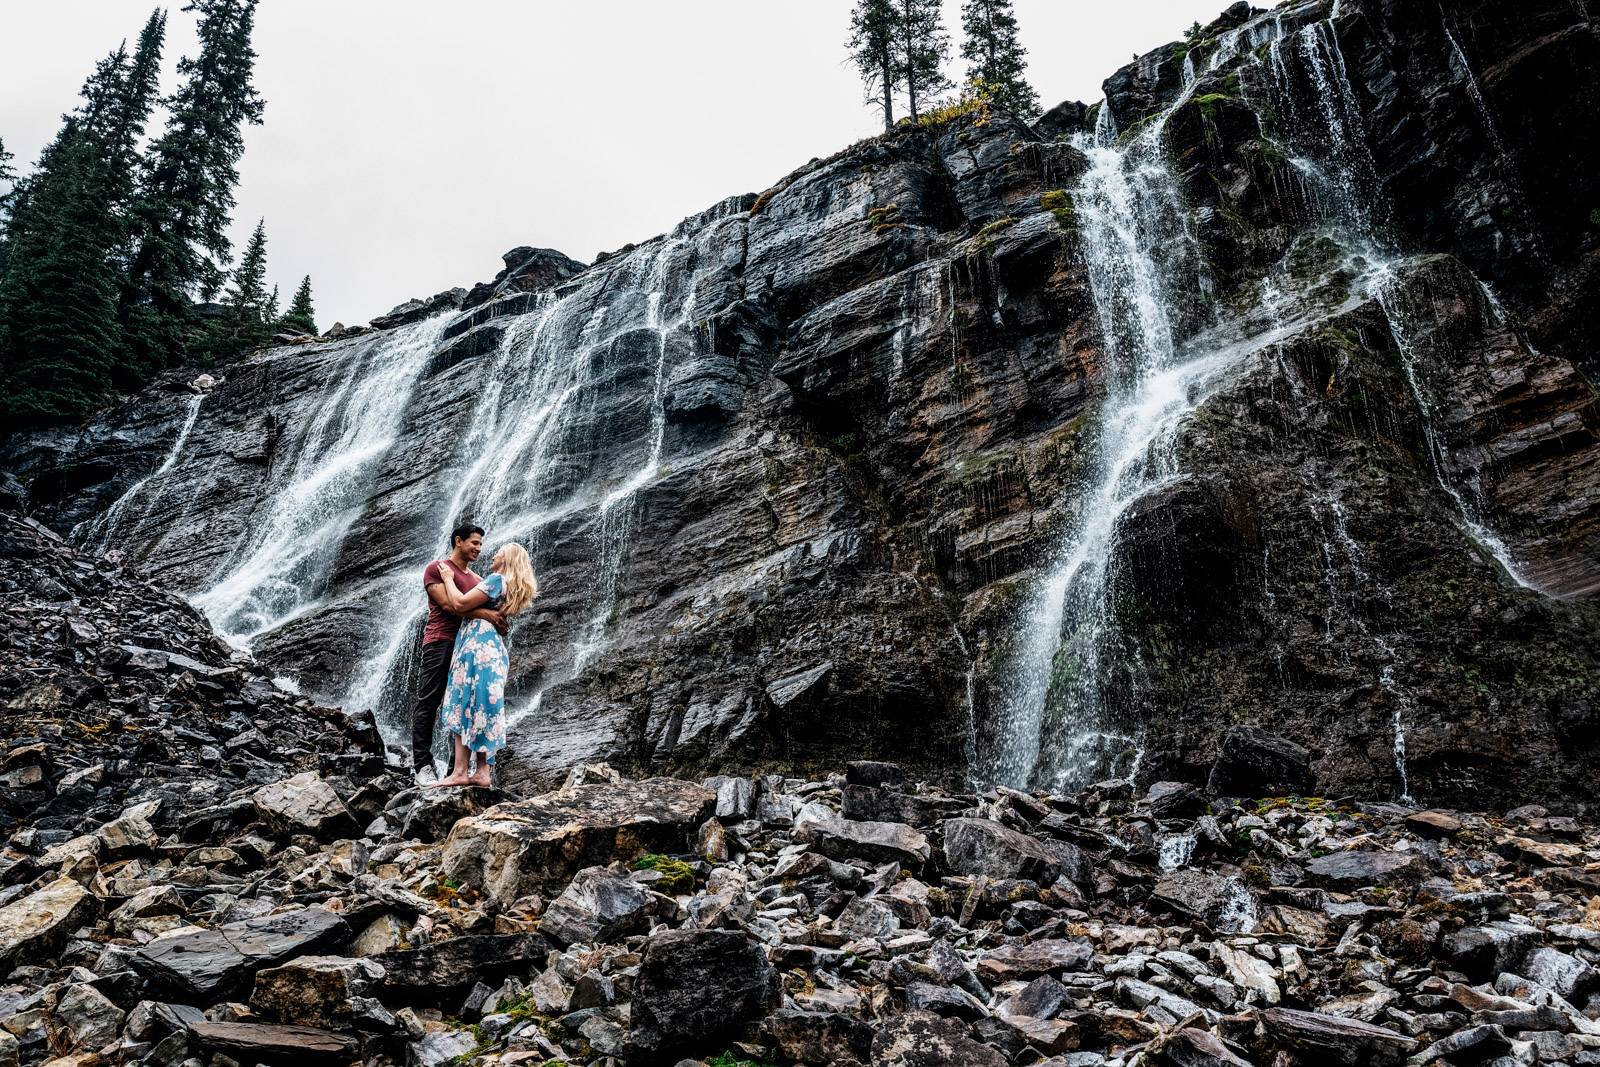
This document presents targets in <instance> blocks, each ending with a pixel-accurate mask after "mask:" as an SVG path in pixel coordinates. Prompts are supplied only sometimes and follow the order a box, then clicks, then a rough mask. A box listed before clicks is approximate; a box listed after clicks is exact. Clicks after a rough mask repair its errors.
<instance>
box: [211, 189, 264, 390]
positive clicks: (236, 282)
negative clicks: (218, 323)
mask: <svg viewBox="0 0 1600 1067" xmlns="http://www.w3.org/2000/svg"><path fill="white" fill-rule="evenodd" d="M266 281H267V223H266V220H265V219H262V220H261V221H259V222H257V223H256V228H255V231H254V232H253V233H251V234H250V240H249V242H248V243H247V244H246V245H245V246H244V254H243V255H241V256H240V257H239V266H238V267H237V268H235V269H234V272H233V279H232V284H230V285H229V286H228V292H227V297H226V301H225V303H226V304H227V309H228V310H227V315H226V317H225V318H224V319H223V320H222V327H221V333H220V336H219V337H218V338H217V343H216V344H215V346H214V353H215V355H216V356H218V357H220V358H223V359H232V358H235V357H237V356H241V355H243V354H244V353H246V352H248V351H250V350H251V349H253V348H259V347H261V346H262V345H263V344H265V343H266V341H267V338H268V337H269V336H270V335H271V328H272V319H271V318H269V317H268V315H267V285H266ZM274 299H276V298H274Z"/></svg>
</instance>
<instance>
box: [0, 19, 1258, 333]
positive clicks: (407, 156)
mask: <svg viewBox="0 0 1600 1067" xmlns="http://www.w3.org/2000/svg"><path fill="white" fill-rule="evenodd" d="M1226 5H1227V0H1111V2H1107V0H1017V2H1016V10H1017V17H1018V20H1019V22H1020V24H1021V27H1022V39H1023V43H1024V45H1025V46H1026V47H1027V48H1028V50H1029V60H1030V70H1029V76H1030V78H1031V80H1032V82H1033V84H1034V87H1035V88H1036V89H1038V91H1039V95H1040V98H1041V99H1042V100H1043V101H1044V103H1045V106H1046V107H1049V106H1052V105H1054V104H1056V103H1058V102H1060V101H1062V100H1066V99H1074V98H1075V99H1080V100H1084V101H1086V102H1092V101H1094V100H1097V99H1099V97H1100V88H1099V86H1100V83H1101V81H1102V80H1103V79H1104V78H1105V77H1106V76H1107V75H1109V74H1110V73H1111V72H1112V71H1114V70H1115V69H1116V68H1117V67H1119V66H1121V65H1122V64H1123V63H1125V62H1127V60H1128V59H1129V58H1130V57H1131V56H1132V55H1133V54H1135V53H1140V52H1144V51H1148V50H1149V49H1150V48H1153V47H1155V46H1156V45H1158V44H1161V43H1162V42H1164V41H1169V40H1173V39H1176V38H1177V37H1179V36H1181V34H1182V31H1183V29H1184V28H1185V27H1187V26H1188V25H1189V24H1190V23H1191V22H1193V21H1194V20H1196V19H1198V20H1200V21H1202V22H1207V21H1210V19H1212V18H1213V17H1215V16H1216V15H1217V13H1218V12H1220V11H1221V10H1222V9H1223V8H1224V7H1225V6H1226ZM7 6H8V8H10V7H14V9H13V10H8V11H7V13H6V14H7V20H6V33H5V34H4V35H0V139H3V140H4V141H5V144H6V147H7V148H8V149H9V150H10V151H11V152H13V153H15V155H16V156H17V162H18V164H20V166H21V169H24V170H25V169H26V168H27V167H28V166H31V164H32V162H33V159H34V158H35V157H36V155H37V154H38V151H39V149H40V148H41V147H43V145H44V144H45V142H47V141H48V140H49V139H50V137H52V136H53V135H54V133H55V131H56V129H57V127H58V125H59V123H60V116H61V113H62V112H64V111H67V110H69V109H70V108H72V107H73V106H75V104H76V97H77V91H78V88H79V86H80V85H81V84H82V82H83V80H84V78H85V76H86V75H87V74H88V73H89V71H90V70H91V69H92V67H93V64H94V62H95V61H96V60H97V59H99V58H100V57H101V56H103V55H104V54H105V53H106V52H108V51H110V50H111V49H113V48H114V47H116V44H117V42H118V41H119V40H121V39H122V38H124V37H126V38H128V39H129V41H130V45H131V43H132V41H133V40H134V39H135V38H136V37H137V36H138V32H139V29H140V28H141V27H142V25H143V24H144V20H145V19H146V17H147V16H148V15H149V13H150V11H151V10H152V9H153V8H154V7H155V6H156V4H155V2H154V0H48V2H46V3H27V4H22V3H17V4H15V5H7ZM165 6H167V7H168V8H169V10H170V12H171V17H170V19H169V21H168V32H167V47H166V50H165V55H164V59H165V63H166V68H167V77H166V81H165V85H164V89H165V90H167V91H170V90H171V88H172V87H173V81H174V78H175V75H174V74H173V66H174V64H175V63H176V62H177V58H178V56H179V54H183V53H191V52H192V51H193V48H194V41H195V37H194V17H195V16H194V15H193V14H192V13H188V14H186V13H183V12H181V11H180V10H179V8H181V7H182V0H166V5H165ZM851 6H852V4H851V0H789V2H787V3H777V2H773V0H677V2H673V3H664V2H661V0H454V2H452V3H448V4H446V3H440V2H439V0H262V3H261V6H260V7H259V9H258V12H257V26H256V39H255V43H256V51H257V52H258V53H259V54H260V58H259V60H258V62H257V70H256V85H257V87H258V89H259V91H260V92H261V95H262V96H264V97H265V98H266V100H267V109H266V123H265V125H263V126H259V127H254V128H252V129H251V130H250V131H249V132H248V133H247V134H246V144H247V148H246V152H245V157H244V160H243V162H242V164H241V167H240V170H241V175H242V177H241V182H240V186H239V189H238V200H239V205H238V208H237V209H236V212H235V215H234V220H235V221H234V228H233V235H234V240H235V243H236V247H237V245H239V244H242V243H243V241H244V239H245V238H246V237H247V236H248V235H249V231H250V229H251V228H252V227H253V226H254V225H255V221H256V219H257V218H258V217H262V216H264V217H265V218H266V222H267V239H268V266H269V275H270V281H272V282H275V283H277V284H278V285H279V286H281V287H282V290H283V294H284V299H285V301H287V298H288V296H289V295H290V294H291V293H292V292H293V290H294V287H295V285H296V284H297V283H298V281H299V279H300V276H301V275H302V274H306V273H310V274H311V275H312V284H313V287H314V289H315V291H316V304H317V321H318V324H319V325H321V326H322V327H324V328H326V327H327V326H329V325H331V324H332V323H333V322H334V321H335V320H336V319H337V320H341V321H343V322H345V323H347V324H348V323H356V322H365V321H366V320H367V319H369V318H371V317H372V316H374V315H378V314H382V313H383V312H384V311H387V310H388V309H389V308H390V307H392V306H393V305H395V304H398V303H400V302H401V301H402V300H404V299H406V298H408V297H411V296H428V295H431V294H433V293H435V292H438V291H440V290H443V289H448V288H450V287H452V286H456V285H470V284H472V283H473V282H476V281H483V280H486V279H488V278H490V277H492V276H493V275H494V273H495V271H497V270H498V269H499V268H500V254H501V253H502V252H504V251H506V250H507V249H509V248H512V247H514V246H516V245H525V244H526V245H542V246H547V247H551V248H558V249H560V250H562V251H563V252H566V253H567V254H568V255H570V256H573V257H575V258H577V259H580V260H583V261H585V262H587V261H589V260H590V259H592V258H593V257H594V255H595V253H596V252H599V251H602V250H607V249H613V248H616V247H618V246H620V245H622V244H625V243H627V242H629V241H640V240H644V239H646V238H649V237H652V236H654V235H655V234H658V233H660V232H662V231H664V230H666V229H669V228H670V227H671V226H672V225H673V224H675V223H676V222H677V221H678V220H679V219H681V218H683V217H684V216H686V215H689V214H692V213H694V212H696V211H699V210H700V209H702V208H704V207H707V206H709V205H711V204H713V203H715V202H716V201H718V200H720V199H722V198H723V197H725V196H728V195H731V194H734V193H743V192H757V191H760V190H761V189H764V188H766V187H767V186H769V185H771V184H772V183H773V182H775V181H776V180H777V179H778V178H780V177H782V176H783V175H784V174H786V173H788V172H789V171H791V170H793V169H794V168H795V167H797V166H799V165H801V164H802V163H804V162H805V161H806V160H808V159H810V158H812V157H814V156H823V155H829V154H831V153H833V152H834V151H837V150H838V149H840V148H842V147H844V146H845V145H847V144H850V143H851V142H853V141H856V140H859V139H860V138H862V137H865V136H867V135H869V134H872V133H874V132H875V131H876V130H877V129H880V128H881V120H880V119H879V118H878V117H877V115H876V113H875V112H874V110H872V109H871V108H868V107H865V106H863V104H862V93H861V87H860V83H859V81H858V80H857V78H856V75H855V72H854V70H853V69H852V68H851V67H850V66H849V65H848V63H847V62H846V60H845V55H844V47H843V42H844V39H845V37H846V35H847V33H848V21H849V12H850V8H851ZM945 9H946V11H945V16H946V25H947V27H948V28H949V29H950V30H951V31H952V35H953V36H955V35H956V28H957V27H958V26H959V21H960V0H945ZM956 44H957V46H958V47H959V40H958V39H957V42H956ZM954 57H955V58H954V61H953V63H952V66H951V70H950V73H951V75H952V77H953V78H954V79H955V80H958V81H959V80H960V73H961V64H960V60H959V51H958V50H957V51H956V52H955V53H954Z"/></svg>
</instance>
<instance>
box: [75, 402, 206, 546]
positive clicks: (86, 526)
mask: <svg viewBox="0 0 1600 1067" xmlns="http://www.w3.org/2000/svg"><path fill="white" fill-rule="evenodd" d="M204 400H205V394H204V393H196V394H195V395H194V396H191V397H190V398H189V399H188V400H186V401H185V402H184V406H185V411H184V416H183V423H182V424H181V425H180V426H179V427H178V434H177V436H176V437H174V438H173V439H172V447H171V448H169V449H168V450H167V454H166V456H165V457H164V458H163V459H162V460H161V463H160V464H159V465H158V466H157V467H156V469H155V470H153V471H151V472H150V473H149V474H146V475H145V476H144V477H143V478H140V479H139V480H138V481H136V482H134V483H133V484H132V485H130V486H128V489H127V492H125V493H123V494H122V495H121V496H119V497H118V498H117V499H116V502H115V503H113V504H112V505H111V506H110V507H109V508H107V509H106V510H105V511H103V512H101V513H100V514H99V515H98V516H96V517H95V518H93V519H91V520H88V521H86V522H81V523H79V524H78V525H77V526H75V527H74V528H73V530H72V536H73V539H74V540H76V541H78V542H79V543H80V544H87V545H90V546H92V547H94V548H97V549H100V550H102V551H103V550H105V549H106V548H109V547H110V545H111V542H112V537H113V535H114V534H115V533H116V532H117V526H118V525H119V523H120V522H121V520H122V518H123V516H124V515H126V514H127V513H128V510H129V508H131V507H132V506H133V502H134V501H135V500H137V499H139V494H140V493H141V492H142V491H143V489H144V487H145V486H146V485H148V484H150V482H151V481H152V480H153V479H156V478H160V477H161V476H162V475H163V474H165V473H167V472H168V471H169V470H171V469H172V468H173V465H174V464H176V463H177V462H178V458H179V457H180V456H182V455H183V446H184V445H186V444H188V443H189V433H190V431H192V430H193V429H194V424H195V420H196V419H198V418H199V417H200V404H201V402H202V401H204Z"/></svg>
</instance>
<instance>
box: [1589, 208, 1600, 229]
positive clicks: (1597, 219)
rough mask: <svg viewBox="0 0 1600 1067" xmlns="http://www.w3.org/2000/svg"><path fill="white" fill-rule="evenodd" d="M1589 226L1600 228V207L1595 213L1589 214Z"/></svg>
mask: <svg viewBox="0 0 1600 1067" xmlns="http://www.w3.org/2000/svg"><path fill="white" fill-rule="evenodd" d="M1589 225H1590V226H1600V207H1597V208H1595V209H1594V210H1593V211H1591V212H1589Z"/></svg>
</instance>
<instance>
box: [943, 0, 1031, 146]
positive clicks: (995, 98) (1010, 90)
mask: <svg viewBox="0 0 1600 1067" xmlns="http://www.w3.org/2000/svg"><path fill="white" fill-rule="evenodd" d="M961 28H962V31H963V32H964V33H965V34H966V39H965V40H964V41H962V42H961V55H962V58H964V59H966V61H967V80H968V81H970V82H975V83H978V84H981V85H983V86H984V87H985V89H986V91H987V92H988V94H989V98H990V100H991V101H992V102H993V103H995V104H997V105H999V106H1000V107H1003V108H1005V109H1006V110H1007V111H1010V112H1011V113H1012V114H1015V115H1018V116H1021V117H1023V118H1027V117H1029V116H1032V115H1034V114H1036V113H1037V112H1038V110H1039V94H1038V93H1036V92H1034V90H1033V86H1031V85H1029V84H1028V80H1027V78H1026V77H1025V76H1024V71H1025V70H1026V69H1027V61H1026V60H1025V58H1024V57H1025V56H1026V55H1027V54H1028V53H1027V50H1026V49H1024V48H1023V47H1022V44H1021V42H1020V41H1019V40H1018V36H1017V16H1016V13H1015V11H1014V10H1013V9H1012V0H967V2H966V3H965V4H964V5H963V6H962V8H961Z"/></svg>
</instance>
